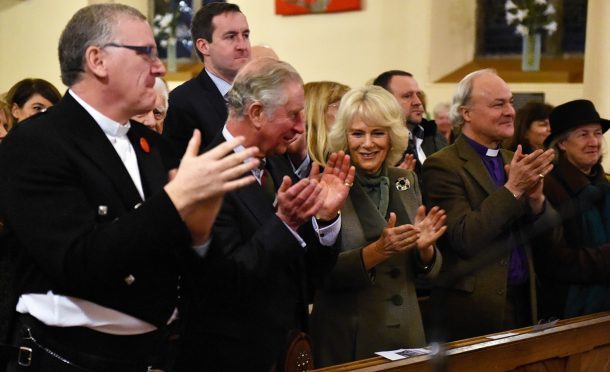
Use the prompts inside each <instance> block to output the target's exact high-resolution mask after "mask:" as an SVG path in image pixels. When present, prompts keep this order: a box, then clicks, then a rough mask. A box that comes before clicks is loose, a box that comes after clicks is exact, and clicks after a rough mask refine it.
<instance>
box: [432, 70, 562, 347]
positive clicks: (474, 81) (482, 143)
mask: <svg viewBox="0 0 610 372" xmlns="http://www.w3.org/2000/svg"><path fill="white" fill-rule="evenodd" d="M451 115H452V121H453V122H455V123H459V124H460V125H462V135H461V136H460V137H459V138H458V139H457V141H456V142H455V143H454V144H453V145H450V146H448V147H446V148H444V149H443V150H441V151H439V152H437V153H435V154H433V155H432V156H430V157H429V158H428V159H427V160H426V162H425V163H424V167H423V177H424V184H425V189H424V194H425V195H426V196H427V200H428V203H429V205H430V206H432V205H438V206H439V207H441V208H443V209H445V210H446V211H447V234H446V235H445V236H444V237H443V238H441V240H439V248H440V249H441V251H442V253H443V258H444V262H443V268H442V269H441V273H440V275H439V278H438V283H436V287H435V288H433V291H432V300H433V303H432V304H433V306H432V307H431V310H432V311H435V312H438V313H441V314H443V316H442V317H441V318H442V319H443V320H444V321H445V322H444V325H445V326H446V328H444V329H443V331H445V332H446V333H444V335H441V337H443V336H444V338H448V339H450V340H455V339H460V338H466V337H473V336H479V335H482V334H488V333H493V332H500V331H503V330H507V329H512V328H518V327H523V326H528V325H531V324H532V323H533V322H534V320H535V319H536V291H535V285H536V281H535V276H534V271H533V267H532V257H531V252H530V245H531V243H532V240H533V239H541V241H545V244H554V242H555V241H556V240H553V239H556V238H557V236H556V235H552V234H540V235H539V234H538V231H543V230H544V229H543V228H542V227H543V226H547V223H551V222H553V220H554V218H555V217H556V213H555V212H554V210H553V209H552V208H551V207H550V206H549V205H548V204H547V203H546V201H545V197H544V194H543V193H542V186H543V180H544V176H545V175H547V174H548V173H549V172H550V171H551V169H552V168H553V165H552V164H551V160H552V158H553V151H552V150H547V151H545V152H543V151H542V150H538V151H535V152H533V153H532V154H529V155H524V154H523V153H522V152H521V148H519V149H518V150H517V152H516V153H515V154H513V153H512V152H510V151H507V150H502V149H499V146H500V143H501V141H502V140H504V139H506V138H509V137H511V136H512V135H513V132H514V117H515V110H514V108H513V106H512V93H511V91H510V89H509V87H508V85H507V84H506V83H505V82H504V80H502V79H501V78H500V77H499V76H498V75H497V74H496V73H495V71H493V70H489V69H488V70H479V71H475V72H473V73H471V74H469V75H467V76H466V77H465V78H464V79H462V81H461V82H460V83H459V85H458V87H457V90H456V93H455V95H454V97H453V105H452V111H451ZM546 239H549V240H546ZM428 315H430V314H428ZM428 318H430V317H428ZM427 325H428V327H430V326H431V325H430V323H428V324H427ZM434 325H436V324H434ZM436 336H439V335H436Z"/></svg>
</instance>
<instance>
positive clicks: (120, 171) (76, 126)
mask: <svg viewBox="0 0 610 372" xmlns="http://www.w3.org/2000/svg"><path fill="white" fill-rule="evenodd" d="M59 110H61V111H60V112H61V113H62V115H64V116H66V118H64V119H63V120H62V122H63V124H64V127H65V128H66V129H67V130H66V133H64V134H63V135H64V136H66V138H71V139H72V144H73V145H74V147H75V148H76V149H78V150H79V151H80V152H81V153H82V154H83V156H84V157H86V158H88V159H89V160H90V161H91V162H92V163H93V164H94V165H95V166H96V167H97V168H98V169H99V170H100V171H101V172H103V173H104V174H106V176H107V177H108V178H109V179H110V180H111V181H112V183H113V184H114V185H115V191H116V193H117V194H118V195H119V196H120V198H121V200H122V201H123V203H124V204H125V205H126V206H127V207H128V208H130V207H133V206H134V205H136V204H138V203H140V202H142V198H141V197H140V193H139V192H138V190H137V188H136V186H135V185H134V183H133V181H132V179H131V176H130V175H129V173H128V172H127V169H126V168H125V166H124V165H123V162H122V161H121V158H119V155H118V154H117V153H116V150H115V149H114V147H113V146H112V144H111V143H110V141H109V140H108V137H106V135H105V134H104V132H103V131H102V129H101V128H100V127H99V125H98V124H97V123H96V122H95V120H93V118H92V117H91V115H89V113H88V112H87V111H86V110H85V109H84V108H83V107H82V106H81V105H80V104H78V102H76V100H75V99H74V98H73V97H72V96H71V95H70V94H69V93H66V94H65V95H64V98H63V99H62V101H61V103H60V107H58V111H59Z"/></svg>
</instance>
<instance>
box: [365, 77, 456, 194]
mask: <svg viewBox="0 0 610 372" xmlns="http://www.w3.org/2000/svg"><path fill="white" fill-rule="evenodd" d="M373 84H375V85H378V86H380V87H382V88H384V89H385V90H387V91H389V92H390V93H392V94H393V95H394V97H396V100H397V101H398V103H399V104H400V107H402V110H403V112H404V114H405V119H406V120H407V123H406V125H407V128H408V129H409V132H410V134H409V143H408V146H407V150H406V152H405V156H406V161H405V162H403V163H402V165H401V166H402V167H407V168H409V169H412V170H415V173H416V174H417V177H418V179H419V183H420V185H421V183H422V181H421V167H422V164H423V163H424V161H426V158H427V157H428V156H430V155H432V154H433V153H435V152H437V151H438V150H440V149H442V148H443V147H445V146H447V140H446V139H445V137H443V135H442V134H441V133H439V132H438V131H437V128H436V123H434V121H428V120H426V119H424V114H425V111H424V107H423V104H422V101H421V98H420V95H421V90H420V89H419V85H418V84H417V81H416V80H415V78H413V75H412V74H411V73H409V72H406V71H401V70H390V71H386V72H383V73H381V74H380V75H379V76H378V77H377V78H375V80H374V81H373Z"/></svg>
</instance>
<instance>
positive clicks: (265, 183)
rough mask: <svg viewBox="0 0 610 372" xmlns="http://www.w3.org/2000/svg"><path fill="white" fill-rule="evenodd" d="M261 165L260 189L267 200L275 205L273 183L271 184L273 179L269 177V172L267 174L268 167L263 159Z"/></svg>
mask: <svg viewBox="0 0 610 372" xmlns="http://www.w3.org/2000/svg"><path fill="white" fill-rule="evenodd" d="M261 165H262V169H261V187H262V188H263V191H264V192H265V195H266V196H267V198H268V199H269V200H270V201H271V202H272V203H275V183H274V182H273V177H272V176H271V172H269V166H268V164H267V162H266V161H265V159H263V161H262V162H261Z"/></svg>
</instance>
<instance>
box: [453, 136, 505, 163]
mask: <svg viewBox="0 0 610 372" xmlns="http://www.w3.org/2000/svg"><path fill="white" fill-rule="evenodd" d="M462 136H464V138H465V139H466V141H468V143H469V144H470V146H472V148H473V149H474V150H475V151H476V152H477V154H479V155H481V156H487V157H490V158H495V157H497V156H498V154H499V153H500V149H490V148H489V147H486V146H483V145H481V144H480V143H478V142H476V141H475V140H473V139H471V138H468V136H466V135H465V134H464V133H462Z"/></svg>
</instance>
